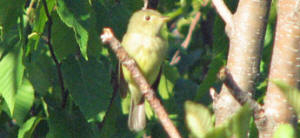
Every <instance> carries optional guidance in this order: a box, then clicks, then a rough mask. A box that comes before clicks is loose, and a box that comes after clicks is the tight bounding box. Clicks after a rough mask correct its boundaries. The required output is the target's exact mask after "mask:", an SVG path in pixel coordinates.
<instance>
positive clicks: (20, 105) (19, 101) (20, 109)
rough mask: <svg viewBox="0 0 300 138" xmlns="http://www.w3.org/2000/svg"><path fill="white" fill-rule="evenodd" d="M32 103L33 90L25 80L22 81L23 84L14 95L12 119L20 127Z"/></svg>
mask: <svg viewBox="0 0 300 138" xmlns="http://www.w3.org/2000/svg"><path fill="white" fill-rule="evenodd" d="M33 101H34V89H33V87H32V85H31V83H30V82H29V81H28V80H27V79H23V83H22V85H21V86H20V88H19V89H18V93H17V95H16V103H15V109H14V115H13V118H15V119H16V121H17V124H19V125H21V124H22V123H23V120H24V118H25V117H26V115H27V114H28V112H29V110H30V108H31V107H32V104H33Z"/></svg>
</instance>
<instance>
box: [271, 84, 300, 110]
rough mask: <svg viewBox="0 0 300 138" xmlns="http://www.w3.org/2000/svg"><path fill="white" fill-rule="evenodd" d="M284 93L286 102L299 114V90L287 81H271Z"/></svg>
mask: <svg viewBox="0 0 300 138" xmlns="http://www.w3.org/2000/svg"><path fill="white" fill-rule="evenodd" d="M272 82H273V83H274V84H275V85H276V86H277V87H279V89H280V90H281V91H282V92H283V93H284V94H285V96H286V98H287V100H288V102H289V103H290V104H291V105H292V106H293V108H294V110H295V111H296V112H297V114H298V116H299V115H300V102H299V99H300V91H299V90H298V89H297V88H294V87H292V86H289V85H288V84H287V83H285V82H283V81H280V80H273V81H272Z"/></svg>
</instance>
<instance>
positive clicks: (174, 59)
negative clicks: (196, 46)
mask: <svg viewBox="0 0 300 138" xmlns="http://www.w3.org/2000/svg"><path fill="white" fill-rule="evenodd" d="M200 17H201V13H200V12H199V11H198V12H197V13H196V15H195V18H194V19H193V21H192V23H191V25H190V28H189V32H188V34H187V36H186V38H185V40H184V41H183V42H182V43H181V47H182V48H184V49H187V48H188V46H189V44H190V42H191V39H192V34H193V31H194V30H195V28H196V25H197V23H198V22H199V20H200ZM179 53H180V51H179V50H177V51H176V52H175V54H174V56H173V57H172V60H171V62H170V65H175V64H177V63H178V62H179V61H180V59H181V57H180V55H179Z"/></svg>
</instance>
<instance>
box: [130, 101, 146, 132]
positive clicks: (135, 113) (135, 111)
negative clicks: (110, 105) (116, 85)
mask: <svg viewBox="0 0 300 138" xmlns="http://www.w3.org/2000/svg"><path fill="white" fill-rule="evenodd" d="M145 126H146V115H145V104H144V101H143V102H141V103H135V102H134V100H133V99H132V98H131V106H130V111H129V117H128V127H129V129H130V130H131V131H134V132H138V131H141V130H143V129H144V128H145Z"/></svg>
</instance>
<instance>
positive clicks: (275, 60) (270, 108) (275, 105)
mask: <svg viewBox="0 0 300 138" xmlns="http://www.w3.org/2000/svg"><path fill="white" fill-rule="evenodd" d="M277 4H278V5H277V6H278V8H277V9H278V13H277V15H278V18H277V26H276V34H275V43H274V48H273V55H272V61H271V68H270V74H269V79H270V80H278V79H279V80H281V81H284V82H285V83H287V84H289V85H290V86H293V87H298V86H299V80H300V1H296V0H279V1H278V3H277ZM265 114H266V116H267V118H268V121H267V129H266V130H265V132H264V134H265V135H263V136H262V137H272V133H273V132H274V130H275V129H276V128H277V126H278V125H279V124H281V123H290V124H292V125H294V126H296V124H297V117H296V115H295V113H294V111H293V109H292V107H291V106H290V105H289V104H288V102H287V99H286V98H285V96H284V94H283V93H282V92H281V91H280V89H279V88H278V87H277V86H276V85H275V84H273V83H272V82H269V84H268V89H267V94H266V98H265Z"/></svg>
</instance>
